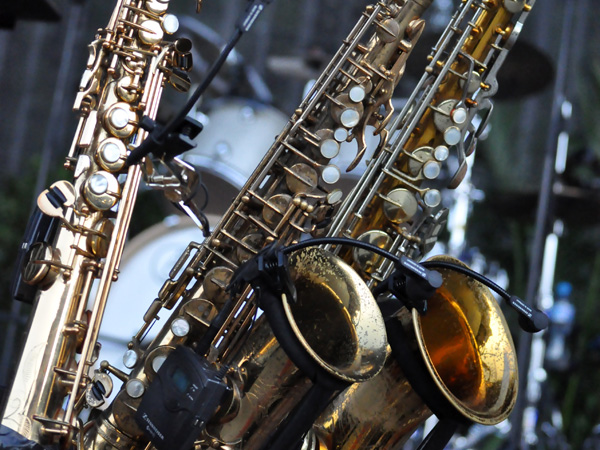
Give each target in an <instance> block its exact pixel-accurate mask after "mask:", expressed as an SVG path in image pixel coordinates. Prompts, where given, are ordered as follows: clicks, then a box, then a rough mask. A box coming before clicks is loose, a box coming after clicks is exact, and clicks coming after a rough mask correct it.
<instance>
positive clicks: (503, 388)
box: [412, 256, 518, 425]
mask: <svg viewBox="0 0 600 450" xmlns="http://www.w3.org/2000/svg"><path fill="white" fill-rule="evenodd" d="M432 260H442V261H444V260H447V261H451V262H454V263H456V264H462V263H461V262H460V261H458V260H457V259H455V258H451V257H449V256H437V257H434V258H432ZM462 265H463V266H465V267H466V265H465V264H462ZM439 272H440V273H441V274H442V276H443V279H444V284H443V286H442V287H441V288H439V289H438V290H437V291H436V293H435V294H434V295H433V297H432V298H431V299H430V300H429V301H428V311H427V314H425V315H422V316H420V315H419V314H418V313H417V312H416V311H414V310H413V314H412V319H413V324H414V328H415V336H416V338H417V341H418V343H419V349H420V351H421V354H422V356H423V360H424V361H425V364H426V365H427V367H428V369H429V371H430V373H431V375H432V377H433V380H434V381H435V383H436V385H437V386H438V388H439V389H440V391H441V392H442V393H443V394H444V396H445V397H446V398H447V399H448V401H449V402H450V403H451V404H452V405H454V407H455V408H456V409H457V410H458V411H459V412H460V413H461V414H462V415H463V416H464V417H466V418H467V419H469V420H472V421H474V422H477V423H481V424H485V425H493V424H496V423H499V422H501V421H502V420H504V419H505V418H506V417H507V416H508V414H509V413H510V412H511V411H512V408H513V406H514V404H515V401H516V398H517V387H518V371H517V359H516V351H515V348H514V344H513V341H512V338H511V335H510V330H509V328H508V325H507V323H506V320H505V318H504V315H503V314H502V311H501V309H500V307H499V305H498V302H497V301H496V299H495V298H494V296H493V295H492V293H491V292H490V290H489V289H488V288H487V287H486V286H484V285H483V284H481V283H480V282H478V281H476V280H474V279H472V278H470V277H467V276H466V275H463V274H461V273H459V272H456V271H453V270H449V269H439Z"/></svg>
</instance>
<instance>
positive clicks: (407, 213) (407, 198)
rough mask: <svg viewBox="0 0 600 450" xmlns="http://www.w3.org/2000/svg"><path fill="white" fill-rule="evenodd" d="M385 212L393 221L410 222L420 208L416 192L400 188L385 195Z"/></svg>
mask: <svg viewBox="0 0 600 450" xmlns="http://www.w3.org/2000/svg"><path fill="white" fill-rule="evenodd" d="M382 198H383V200H384V203H383V213H384V214H385V216H386V217H387V218H388V219H389V220H390V221H391V222H393V223H396V224H398V223H403V222H408V221H409V220H410V219H412V218H413V217H414V215H415V214H416V213H417V211H418V210H419V204H418V202H417V199H416V198H415V196H414V194H413V193H412V192H410V191H409V190H408V189H404V188H398V189H394V190H393V191H391V192H389V193H388V194H387V196H383V195H382Z"/></svg>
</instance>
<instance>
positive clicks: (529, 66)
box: [406, 34, 554, 100]
mask: <svg viewBox="0 0 600 450" xmlns="http://www.w3.org/2000/svg"><path fill="white" fill-rule="evenodd" d="M438 38H439V36H437V35H434V34H425V35H423V36H421V37H420V38H419V41H418V42H417V44H416V45H415V48H414V49H413V51H412V54H411V55H410V57H409V59H408V63H407V64H406V74H407V75H411V76H413V77H417V78H420V77H421V75H422V74H423V69H424V68H425V65H426V64H427V57H428V56H429V55H430V54H431V49H432V48H433V47H434V46H435V44H437V41H438ZM552 80H554V66H553V64H552V62H551V60H550V58H549V57H548V56H547V55H545V54H544V53H542V51H541V50H539V49H537V48H536V47H534V46H533V45H531V44H529V43H527V42H525V41H523V40H518V41H517V42H515V44H514V45H513V47H512V49H511V50H510V51H509V52H508V55H507V56H506V59H505V61H504V63H503V64H502V67H501V68H500V70H499V72H498V92H497V93H496V94H495V95H494V99H495V100H513V99H517V98H522V97H525V96H527V95H532V94H535V93H538V92H541V91H542V90H544V89H545V88H546V87H548V86H549V85H550V83H551V82H552Z"/></svg>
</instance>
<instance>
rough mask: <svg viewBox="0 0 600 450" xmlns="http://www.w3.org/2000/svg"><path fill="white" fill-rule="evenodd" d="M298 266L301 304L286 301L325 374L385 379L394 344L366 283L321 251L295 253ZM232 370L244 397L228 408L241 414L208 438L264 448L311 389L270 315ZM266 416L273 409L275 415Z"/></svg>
mask: <svg viewBox="0 0 600 450" xmlns="http://www.w3.org/2000/svg"><path fill="white" fill-rule="evenodd" d="M290 263H291V268H292V270H291V272H292V280H293V281H294V284H295V286H296V289H297V301H295V302H292V301H289V299H287V298H283V299H282V300H283V305H284V308H285V312H286V315H287V318H288V320H289V322H290V324H291V325H292V328H293V329H294V332H295V335H296V337H297V338H298V339H299V340H300V342H301V343H302V345H303V347H304V349H305V350H306V351H307V352H308V353H309V354H311V355H312V356H313V357H314V359H315V361H316V362H317V363H318V364H319V365H320V366H321V367H322V368H324V369H325V370H327V371H328V372H329V373H331V374H332V375H335V376H336V377H339V378H340V379H344V380H346V381H349V382H354V381H361V380H363V379H370V378H372V377H373V376H375V375H376V374H377V373H379V371H380V370H381V368H382V367H383V363H384V361H385V358H386V356H387V349H386V347H387V340H386V339H385V334H382V333H379V332H377V330H382V329H383V328H384V324H383V320H382V318H381V315H380V314H379V311H378V308H377V306H376V304H375V302H373V301H372V295H371V293H370V291H369V289H368V288H367V286H366V285H365V283H364V282H363V281H362V279H361V278H360V277H358V275H357V274H356V273H355V272H354V271H353V270H352V269H351V268H350V267H349V266H348V265H347V264H345V263H344V262H342V261H340V260H339V259H338V258H335V257H334V256H333V255H331V254H330V253H328V252H326V251H324V250H322V249H319V248H309V249H305V250H302V251H300V252H297V253H295V254H292V256H291V258H290ZM230 366H231V367H232V370H231V371H230V376H231V378H230V379H231V380H232V384H233V385H237V386H239V396H234V397H233V398H232V399H231V404H230V405H228V406H227V407H226V408H225V410H226V411H232V410H233V411H235V413H234V414H233V415H231V416H230V417H225V418H220V419H219V420H216V421H213V423H212V424H211V425H209V427H208V430H207V440H208V441H210V440H217V441H218V442H222V443H224V444H225V445H231V446H241V448H243V449H244V450H246V449H258V448H262V445H264V442H265V440H266V439H267V438H268V437H269V435H270V434H271V433H272V432H274V431H275V429H276V428H277V426H279V424H280V421H281V417H283V416H285V415H287V413H288V412H289V410H290V409H291V408H292V407H293V406H294V405H295V404H297V403H298V402H299V401H300V400H301V399H302V397H303V396H304V395H305V394H306V392H307V391H308V389H309V388H310V386H311V383H310V381H309V380H308V379H307V378H306V376H305V375H304V374H303V373H302V372H301V371H300V370H299V369H298V368H296V367H295V366H294V364H293V363H292V362H291V361H290V359H289V356H288V355H287V354H286V352H285V351H284V350H283V349H282V348H281V346H280V345H279V343H278V342H277V340H276V339H275V337H274V336H273V333H272V331H271V325H270V324H269V323H268V321H266V320H265V316H261V318H260V319H258V321H257V322H256V323H255V325H254V326H253V327H252V329H251V330H250V334H249V336H248V338H247V339H246V340H245V343H244V345H243V347H242V349H241V351H240V352H239V353H238V356H237V357H236V358H235V359H234V360H233V361H232V363H231V364H230ZM264 411H269V415H268V417H265V414H264Z"/></svg>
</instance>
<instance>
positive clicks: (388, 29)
mask: <svg viewBox="0 0 600 450" xmlns="http://www.w3.org/2000/svg"><path fill="white" fill-rule="evenodd" d="M375 25H377V37H378V38H379V39H380V40H381V41H382V42H384V43H386V44H391V43H392V42H394V41H395V40H396V39H398V36H399V35H400V24H399V23H398V22H397V21H395V20H394V19H390V18H388V19H385V20H384V21H383V22H379V21H376V22H375Z"/></svg>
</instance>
